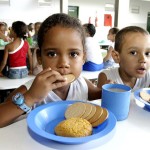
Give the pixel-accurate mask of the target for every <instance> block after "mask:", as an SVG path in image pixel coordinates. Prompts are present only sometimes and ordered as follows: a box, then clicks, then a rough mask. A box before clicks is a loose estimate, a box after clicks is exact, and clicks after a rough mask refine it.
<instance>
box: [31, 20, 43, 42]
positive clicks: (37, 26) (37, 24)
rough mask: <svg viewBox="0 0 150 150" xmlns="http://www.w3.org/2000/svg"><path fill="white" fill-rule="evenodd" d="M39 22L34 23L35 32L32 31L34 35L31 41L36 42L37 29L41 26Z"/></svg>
mask: <svg viewBox="0 0 150 150" xmlns="http://www.w3.org/2000/svg"><path fill="white" fill-rule="evenodd" d="M41 24H42V23H41V22H36V23H35V24H34V30H35V33H34V35H33V37H32V38H33V41H36V42H37V35H38V31H39V28H40V26H41Z"/></svg>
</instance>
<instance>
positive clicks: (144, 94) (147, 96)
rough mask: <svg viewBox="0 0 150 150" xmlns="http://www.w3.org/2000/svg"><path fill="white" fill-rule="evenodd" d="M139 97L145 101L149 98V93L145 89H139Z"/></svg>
mask: <svg viewBox="0 0 150 150" xmlns="http://www.w3.org/2000/svg"><path fill="white" fill-rule="evenodd" d="M140 97H141V98H142V99H143V100H145V101H149V100H150V94H148V93H147V92H146V91H141V92H140Z"/></svg>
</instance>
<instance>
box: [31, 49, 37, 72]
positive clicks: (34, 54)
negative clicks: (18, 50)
mask: <svg viewBox="0 0 150 150" xmlns="http://www.w3.org/2000/svg"><path fill="white" fill-rule="evenodd" d="M36 53H37V48H35V49H34V51H33V57H32V58H33V69H34V68H35V67H36V66H37V65H38V61H37V54H36Z"/></svg>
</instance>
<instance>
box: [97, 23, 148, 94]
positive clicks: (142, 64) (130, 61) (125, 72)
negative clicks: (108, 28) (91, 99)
mask: <svg viewBox="0 0 150 150" xmlns="http://www.w3.org/2000/svg"><path fill="white" fill-rule="evenodd" d="M112 54H113V55H112V56H113V59H114V60H115V62H116V63H119V67H115V68H110V69H106V70H103V71H102V72H101V73H100V74H99V77H98V85H97V86H98V87H99V88H101V87H102V85H103V84H105V82H106V80H111V81H113V82H116V83H119V84H125V85H128V86H130V87H131V88H132V89H133V91H134V90H137V89H139V88H145V87H149V85H150V71H149V67H150V35H149V33H148V32H147V31H145V30H144V29H142V28H140V27H137V26H129V27H125V28H123V29H122V30H120V31H119V32H118V33H117V35H116V39H115V50H113V53H112Z"/></svg>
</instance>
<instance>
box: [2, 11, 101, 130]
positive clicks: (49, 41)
mask: <svg viewBox="0 0 150 150" xmlns="http://www.w3.org/2000/svg"><path fill="white" fill-rule="evenodd" d="M84 45H85V36H84V31H83V28H82V25H81V23H80V21H79V20H78V19H76V18H72V17H70V16H69V15H67V14H61V13H60V14H53V15H52V16H50V17H48V18H47V19H46V20H45V21H44V22H43V23H42V25H41V27H40V30H39V33H38V46H39V49H40V54H41V62H42V66H43V71H42V72H40V73H39V74H38V75H37V76H36V78H35V80H34V81H29V82H27V83H26V84H25V85H22V86H21V87H19V88H18V89H16V90H15V91H13V92H12V93H11V94H10V96H9V97H8V98H7V100H6V102H5V103H3V104H1V105H0V118H1V119H0V127H3V126H6V125H8V124H10V123H12V122H13V121H15V120H16V119H17V118H18V117H20V116H21V115H23V114H24V113H25V112H29V111H30V109H31V108H33V106H34V107H37V106H38V105H41V104H46V103H49V102H53V101H63V100H83V101H87V100H95V99H99V98H101V90H100V89H99V88H97V87H96V86H94V85H93V84H92V83H91V82H90V81H89V80H87V79H85V78H83V77H82V76H80V74H81V71H82V66H83V63H84V61H85V51H84V49H85V48H84ZM70 74H71V75H73V76H74V77H75V80H74V81H73V82H72V83H70V82H68V81H67V79H66V78H65V77H64V75H70ZM18 100H19V101H22V105H23V106H25V109H24V108H21V106H22V105H21V106H19V105H18ZM56 111H57V110H56Z"/></svg>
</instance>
